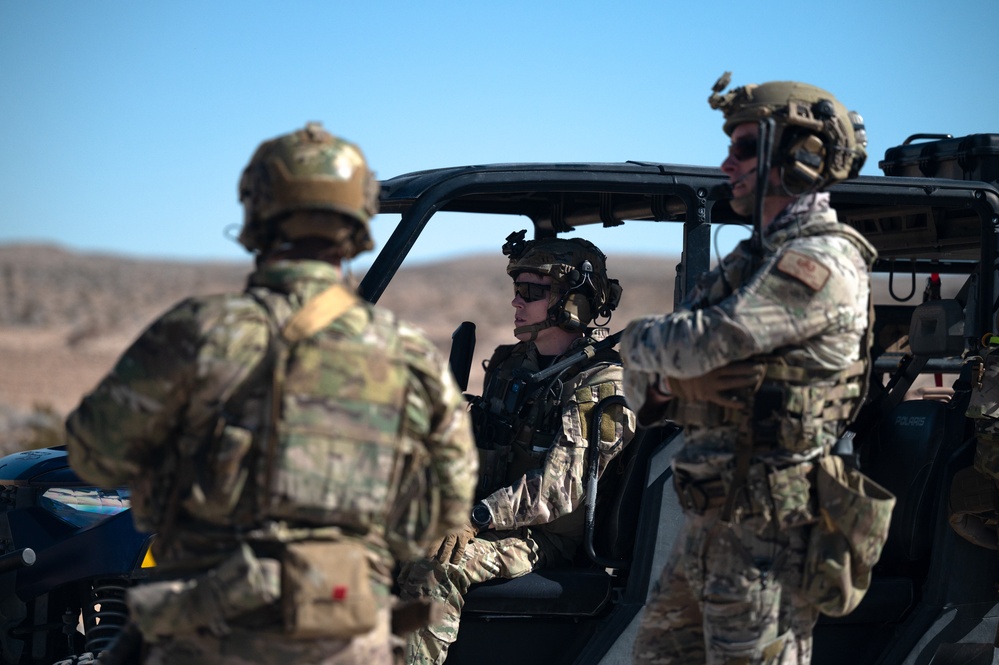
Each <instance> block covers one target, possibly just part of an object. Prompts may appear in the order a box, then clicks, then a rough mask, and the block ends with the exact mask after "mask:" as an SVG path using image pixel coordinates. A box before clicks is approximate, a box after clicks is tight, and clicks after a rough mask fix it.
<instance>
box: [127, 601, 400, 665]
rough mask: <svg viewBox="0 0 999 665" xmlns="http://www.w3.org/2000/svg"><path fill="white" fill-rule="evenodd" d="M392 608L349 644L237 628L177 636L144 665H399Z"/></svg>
mask: <svg viewBox="0 0 999 665" xmlns="http://www.w3.org/2000/svg"><path fill="white" fill-rule="evenodd" d="M390 625H391V616H390V611H389V608H388V606H387V605H386V606H385V607H382V608H381V609H380V610H379V614H378V625H377V626H375V628H374V630H372V631H371V632H369V633H365V634H363V635H359V636H357V637H355V638H353V639H350V640H336V639H324V640H294V639H290V638H287V637H284V636H282V635H281V634H280V633H276V632H270V631H266V630H250V629H245V628H238V627H235V626H234V627H233V628H232V631H231V633H230V634H229V635H226V636H225V637H215V636H214V635H211V634H207V633H206V634H200V633H199V634H194V635H183V636H175V637H173V638H170V639H167V640H165V641H161V642H157V643H156V644H153V645H150V647H149V651H148V653H147V655H146V657H145V659H144V660H143V664H144V665H178V663H184V665H288V664H290V663H294V664H295V665H398V664H399V663H401V662H402V648H403V644H402V640H400V639H399V638H397V637H395V636H393V635H392V632H391V627H390Z"/></svg>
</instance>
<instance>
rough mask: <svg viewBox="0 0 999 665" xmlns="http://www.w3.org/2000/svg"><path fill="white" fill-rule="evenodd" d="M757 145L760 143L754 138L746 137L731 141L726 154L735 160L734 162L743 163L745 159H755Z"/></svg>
mask: <svg viewBox="0 0 999 665" xmlns="http://www.w3.org/2000/svg"><path fill="white" fill-rule="evenodd" d="M759 145H760V142H759V141H757V140H756V137H755V136H747V137H745V138H741V139H738V140H737V141H732V143H731V144H730V145H729V146H728V154H729V155H731V156H732V157H733V158H735V161H737V162H744V161H746V160H747V159H752V158H753V157H756V153H757V150H758V149H759Z"/></svg>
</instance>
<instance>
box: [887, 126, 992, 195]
mask: <svg viewBox="0 0 999 665" xmlns="http://www.w3.org/2000/svg"><path fill="white" fill-rule="evenodd" d="M923 138H933V139H937V140H934V141H927V142H925V143H912V141H914V140H918V139H923ZM878 166H879V167H880V168H881V170H882V171H883V172H884V174H885V175H894V176H906V177H915V178H950V179H952V180H984V181H985V182H991V183H996V184H999V134H969V135H968V136H962V137H958V138H946V135H939V134H916V135H915V136H910V137H909V138H908V139H906V141H905V143H903V144H902V145H900V146H896V147H894V148H888V150H886V151H885V158H884V159H883V160H882V161H880V162H878Z"/></svg>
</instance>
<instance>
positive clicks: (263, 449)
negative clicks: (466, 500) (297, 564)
mask: <svg viewBox="0 0 999 665" xmlns="http://www.w3.org/2000/svg"><path fill="white" fill-rule="evenodd" d="M251 295H252V296H253V297H254V298H255V299H256V300H257V301H258V302H259V303H260V304H261V306H262V307H263V309H264V310H265V311H267V314H268V320H269V323H270V327H271V332H270V340H269V347H268V351H267V357H266V359H265V361H264V363H265V364H264V367H265V370H266V371H262V372H254V373H253V374H252V375H251V377H250V379H248V381H250V382H253V381H258V382H262V383H263V384H264V385H259V384H258V385H257V386H252V385H250V386H244V387H242V388H241V389H240V391H239V392H241V393H246V392H258V393H259V392H263V393H264V394H266V395H268V398H267V400H266V401H265V403H266V404H269V410H270V413H269V417H268V418H267V423H266V424H265V426H263V427H261V428H260V430H259V431H257V432H250V431H248V430H245V429H243V428H241V427H239V425H238V424H230V423H225V422H224V421H222V422H221V427H220V428H218V430H217V431H216V433H215V435H214V436H213V437H212V440H211V441H210V442H209V443H208V445H206V446H204V447H203V450H202V451H201V452H200V454H199V455H198V456H196V463H198V464H200V465H202V468H201V469H199V470H198V471H197V472H196V474H195V476H196V477H195V479H194V482H193V483H192V484H191V492H190V494H189V496H187V498H186V499H185V500H184V502H183V506H184V508H185V509H186V511H187V512H188V513H189V514H191V515H192V516H193V517H195V518H197V519H200V520H203V521H205V522H208V523H212V524H217V525H228V526H232V527H234V528H235V529H237V530H246V529H251V528H255V527H259V526H260V525H261V524H262V523H265V522H268V521H281V522H285V523H287V524H288V525H291V526H292V527H300V528H322V527H330V526H332V527H338V528H339V529H341V530H342V531H343V532H345V533H348V534H352V535H356V536H363V537H374V539H375V540H376V541H378V540H383V541H384V542H385V544H387V545H388V546H389V548H390V549H391V550H392V551H393V554H395V555H396V556H412V555H413V553H414V552H413V551H412V550H413V545H412V543H414V542H418V541H419V540H420V538H421V536H422V534H423V533H425V532H426V531H427V530H429V529H432V528H433V524H434V523H435V522H436V519H437V512H436V510H437V504H438V499H437V489H436V487H435V483H433V482H432V479H431V478H430V477H429V476H428V474H429V473H430V471H429V454H428V453H427V451H426V449H425V447H424V445H423V442H422V440H421V438H420V436H421V434H425V433H426V432H420V431H416V429H417V428H418V425H417V423H416V421H415V420H416V419H413V418H407V412H406V406H407V393H408V390H409V385H410V384H409V367H408V363H407V361H406V358H405V355H404V353H403V346H402V343H401V341H400V339H399V336H398V329H397V327H396V325H395V323H394V321H391V320H389V319H388V318H387V317H386V315H384V314H381V313H380V312H378V311H377V310H370V309H369V310H366V311H365V315H366V316H367V317H369V318H368V320H367V321H366V322H365V324H364V325H363V329H362V330H360V331H356V330H351V329H349V328H348V326H345V325H336V319H337V318H338V317H339V316H340V315H342V314H343V313H345V312H348V311H353V312H355V313H356V312H357V308H359V307H361V306H360V305H359V303H358V301H357V299H356V297H355V296H354V295H353V294H351V293H349V292H348V291H347V290H346V289H344V288H342V287H339V286H334V287H332V288H331V289H329V290H328V291H326V292H324V293H322V294H320V295H318V296H316V297H315V298H313V299H312V300H310V301H309V302H308V303H307V304H306V305H305V306H304V307H303V308H302V309H301V310H299V311H298V312H297V313H295V314H294V315H291V316H289V315H288V312H287V309H288V308H287V304H286V303H284V302H283V300H282V299H281V298H280V296H277V295H275V294H271V293H269V292H266V291H251ZM282 309H283V310H285V313H284V315H283V316H282V314H281V313H280V312H281V311H282ZM371 317H374V319H375V320H374V321H372V320H370V318H371ZM382 317H385V320H378V319H379V318H382ZM331 322H332V324H331ZM231 410H234V411H237V412H238V410H239V409H238V406H237V407H236V408H234V409H231Z"/></svg>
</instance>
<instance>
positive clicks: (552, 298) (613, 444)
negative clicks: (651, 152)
mask: <svg viewBox="0 0 999 665" xmlns="http://www.w3.org/2000/svg"><path fill="white" fill-rule="evenodd" d="M524 235H525V232H524V231H521V232H519V233H515V234H511V235H510V237H508V238H507V242H506V244H505V245H504V246H503V253H504V254H505V255H507V256H509V257H510V258H509V263H508V265H507V273H509V275H510V276H511V277H512V278H513V280H514V298H513V302H512V305H513V308H514V312H515V314H514V326H515V327H514V335H515V336H516V337H517V339H518V340H520V342H519V343H517V344H514V345H508V346H500V347H498V348H497V349H496V351H495V352H494V353H493V356H492V358H491V359H490V361H489V363H488V366H487V369H486V376H485V380H484V390H483V394H482V396H481V397H478V398H476V399H475V400H473V403H472V413H473V422H474V428H475V434H476V443H477V445H478V446H479V453H480V478H479V488H478V491H477V498H478V499H480V500H479V502H478V503H476V504H475V506H474V507H473V508H472V512H471V519H470V521H469V522H468V523H467V524H466V526H465V528H464V529H463V530H460V531H457V532H455V534H452V535H450V536H448V537H446V538H444V539H443V540H442V541H441V543H440V544H439V545H436V546H433V547H431V548H430V550H429V554H430V558H428V559H425V560H421V561H417V562H414V564H413V565H412V566H411V567H410V568H409V569H408V570H407V571H404V573H403V576H402V577H401V582H402V590H401V594H400V595H401V596H402V597H403V598H419V597H427V596H429V597H431V598H434V599H436V600H439V601H441V602H442V603H444V614H443V617H442V618H441V620H440V621H439V622H434V623H432V624H431V625H430V626H428V627H427V628H424V629H421V630H419V631H417V632H415V633H413V634H412V635H411V636H410V638H409V644H408V646H407V661H408V662H409V663H419V664H421V665H426V664H429V663H435V664H439V663H442V662H444V659H445V658H446V657H447V651H448V648H449V647H450V645H451V644H452V643H453V642H454V641H455V639H457V635H458V623H459V619H460V616H461V609H462V607H463V605H464V596H465V594H466V593H467V592H468V589H469V586H470V585H472V584H475V583H479V582H485V581H487V580H492V579H510V578H515V577H520V576H521V575H525V574H527V573H529V572H531V571H532V570H536V569H538V568H543V567H546V566H552V565H556V564H565V563H568V562H571V561H572V559H573V557H574V556H575V555H576V551H577V549H578V547H579V545H580V543H581V542H582V539H583V532H584V517H585V510H584V508H585V506H584V498H585V491H586V470H587V453H588V452H589V454H591V455H593V454H599V455H600V460H599V465H600V466H599V470H600V471H601V472H602V471H603V469H604V468H605V467H606V465H607V463H608V462H610V460H611V459H612V458H613V457H614V456H615V455H617V454H618V453H619V452H620V451H621V450H622V448H623V447H624V446H625V445H626V444H627V443H628V442H629V441H630V440H631V437H632V436H633V435H634V430H635V421H634V415H633V414H632V413H631V412H630V411H628V410H627V409H625V408H624V407H623V406H622V405H621V404H618V405H612V406H609V407H608V408H606V409H605V410H603V417H602V418H601V419H600V422H599V423H593V422H591V416H592V414H593V411H594V408H595V407H596V406H597V404H598V403H599V402H600V400H602V399H603V398H605V397H610V396H613V395H620V394H623V384H622V375H621V365H620V358H619V356H618V354H617V352H616V351H614V350H613V349H612V348H611V347H610V345H609V344H608V345H606V346H605V347H604V348H601V346H603V345H600V344H599V343H598V342H597V340H596V338H597V337H599V336H600V333H603V334H606V329H602V328H601V329H597V330H594V329H593V328H592V327H591V325H590V324H591V321H593V320H594V319H597V318H606V319H609V318H610V315H611V311H612V310H613V309H614V308H615V307H616V306H617V304H618V301H619V300H620V296H621V287H620V286H619V285H618V282H617V280H611V279H608V278H607V272H606V264H605V260H606V259H605V257H604V255H603V253H602V252H601V251H600V250H599V249H597V248H596V247H595V246H594V245H593V244H592V243H590V242H588V241H586V240H583V239H581V238H569V239H557V238H553V239H540V240H533V241H525V240H524ZM605 344H606V343H605ZM569 359H576V360H575V362H573V361H572V360H569ZM562 365H565V367H564V369H562V370H561V371H555V373H554V374H552V375H551V376H550V377H545V378H544V380H540V381H538V382H536V383H533V382H531V381H527V380H525V377H529V376H532V375H533V376H538V374H539V373H541V374H543V373H545V371H546V368H551V369H552V370H559V368H560V367H561V366H562ZM591 427H599V428H600V431H599V437H598V439H597V441H598V447H599V450H589V448H590V446H591V432H590V428H591ZM594 434H595V433H594Z"/></svg>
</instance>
